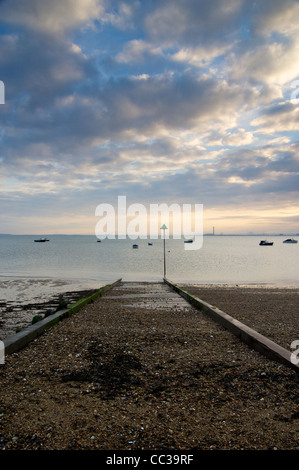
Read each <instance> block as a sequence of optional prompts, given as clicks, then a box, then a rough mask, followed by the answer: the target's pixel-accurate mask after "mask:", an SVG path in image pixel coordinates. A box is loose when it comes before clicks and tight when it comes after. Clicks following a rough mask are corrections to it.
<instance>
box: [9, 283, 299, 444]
mask: <svg viewBox="0 0 299 470" xmlns="http://www.w3.org/2000/svg"><path fill="white" fill-rule="evenodd" d="M188 288H189V290H191V286H188ZM196 289H197V287H196ZM162 290H163V292H164V293H163V295H162V294H161V292H162ZM220 291H221V292H220ZM217 292H218V294H219V296H220V297H218V298H215V296H216V294H217ZM152 294H154V296H152ZM245 294H246V295H247V296H249V300H248V302H249V301H250V305H251V306H252V309H251V312H253V305H256V306H257V307H258V308H259V312H258V311H256V318H255V319H254V321H256V322H257V321H258V316H259V324H260V325H262V324H263V325H264V326H263V328H264V327H266V326H267V328H268V327H269V328H270V327H271V325H272V326H274V327H275V325H276V324H277V322H278V320H277V315H279V316H280V315H281V313H280V310H281V309H279V308H278V307H277V308H276V309H274V308H272V307H271V308H267V306H268V305H272V304H273V305H276V306H277V305H278V302H277V298H278V297H275V299H276V300H273V299H274V295H275V294H274V292H270V291H269V292H268V291H267V290H266V291H265V292H264V293H263V302H262V303H261V302H260V301H259V300H258V299H257V298H255V297H254V291H251V292H250V293H248V292H247V291H246V290H245V291H244V290H242V289H239V290H237V292H235V291H234V290H233V291H231V292H228V291H223V290H222V289H220V290H219V289H218V288H216V289H215V287H214V291H213V290H211V289H209V288H207V290H206V291H205V292H203V291H201V292H200V295H199V297H201V298H203V297H206V300H210V302H211V303H212V304H213V305H215V304H216V305H217V306H218V307H219V308H221V304H220V302H223V304H222V305H223V307H222V308H223V310H226V311H227V313H230V314H232V313H233V312H232V311H231V309H230V311H229V309H228V308H226V309H225V308H224V307H225V306H226V307H227V306H228V305H233V302H231V303H229V304H228V303H226V304H225V302H228V300H229V299H231V300H233V299H235V301H236V305H237V303H238V299H239V303H240V304H241V302H242V298H243V299H245V297H246V296H245ZM281 294H283V293H281ZM295 294H296V296H295ZM208 295H209V296H210V297H209V298H208ZM256 295H258V296H259V295H260V292H259V289H258V291H256ZM238 296H239V297H238ZM162 298H163V299H164V301H163V300H162ZM221 299H222V300H221ZM281 300H283V308H284V311H285V312H287V311H288V312H291V311H292V310H293V303H294V301H295V302H296V308H297V307H298V291H296V292H291V291H289V290H287V291H286V292H284V295H283V296H282V297H281ZM281 308H282V304H281ZM237 310H238V309H237V308H236V311H237ZM244 312H245V310H243V311H242V315H244ZM297 312H298V310H297ZM290 318H293V317H292V315H290ZM251 319H252V321H253V317H251ZM293 319H294V322H295V320H296V318H295V317H294V318H293ZM279 321H280V320H279ZM289 323H290V321H289ZM297 324H298V322H297V323H296V325H297ZM296 325H293V327H294V329H292V330H290V331H289V336H284V334H283V335H282V336H279V332H282V331H283V329H282V328H280V329H279V328H278V329H276V328H274V330H273V337H275V338H276V340H280V341H281V342H284V341H286V342H288V341H289V340H290V339H291V337H292V336H293V331H295V330H296ZM293 327H292V328H293ZM292 339H295V338H292ZM0 379H1V392H0V393H1V407H0V448H2V449H3V450H6V449H22V450H23V449H30V450H40V449H45V450H53V449H54V450H55V449H56V450H75V449H76V450H111V449H113V450H189V451H190V452H195V451H201V450H272V449H278V450H299V442H298V432H299V409H298V374H296V373H295V372H294V371H293V370H291V369H289V368H287V367H285V366H283V365H280V364H278V363H275V362H272V361H270V360H268V359H267V358H265V357H263V356H262V355H260V354H259V353H257V352H255V351H253V350H251V349H250V348H249V347H248V346H246V345H245V344H243V343H242V342H241V341H240V340H238V339H237V338H236V337H234V336H233V335H232V334H231V333H229V332H228V331H226V330H225V329H224V328H222V327H221V326H219V325H218V324H216V323H215V322H213V321H212V320H211V319H210V318H208V317H207V316H206V315H205V314H203V313H201V312H199V311H198V310H195V309H193V308H192V307H191V306H190V305H189V304H187V302H185V301H183V300H182V299H181V298H180V297H179V296H178V295H177V294H176V295H174V294H173V291H172V290H171V289H170V288H168V286H165V285H161V284H150V285H149V284H146V283H140V284H134V283H124V284H123V285H121V286H120V287H117V288H114V289H113V290H112V291H110V292H109V293H108V294H105V295H104V296H103V297H102V298H99V299H97V300H96V301H95V302H94V303H93V304H90V305H87V306H85V307H84V308H83V309H82V310H81V311H80V312H79V313H77V314H76V315H74V316H73V317H71V318H68V319H65V320H64V321H62V322H60V323H59V324H57V325H55V326H54V327H53V328H52V329H50V330H48V331H46V332H45V334H44V335H43V336H41V337H39V338H38V339H37V340H35V341H34V342H32V343H31V344H30V345H29V346H28V347H27V348H26V349H24V350H22V351H20V352H19V353H15V354H12V355H11V356H8V357H7V358H6V362H5V365H4V366H3V367H2V368H1V369H0Z"/></svg>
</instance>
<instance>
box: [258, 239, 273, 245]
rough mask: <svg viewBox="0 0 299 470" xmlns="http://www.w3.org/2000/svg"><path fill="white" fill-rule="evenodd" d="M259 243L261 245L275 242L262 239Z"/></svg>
mask: <svg viewBox="0 0 299 470" xmlns="http://www.w3.org/2000/svg"><path fill="white" fill-rule="evenodd" d="M259 244H260V245H261V246H272V245H273V242H268V241H267V240H261V241H260V243H259Z"/></svg>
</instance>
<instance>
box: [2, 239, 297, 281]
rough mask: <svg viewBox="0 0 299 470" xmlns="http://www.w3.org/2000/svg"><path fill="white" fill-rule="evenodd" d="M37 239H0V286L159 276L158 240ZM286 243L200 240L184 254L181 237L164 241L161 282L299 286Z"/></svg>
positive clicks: (294, 249) (160, 242)
mask: <svg viewBox="0 0 299 470" xmlns="http://www.w3.org/2000/svg"><path fill="white" fill-rule="evenodd" d="M38 238H39V237H38V236H31V235H2V236H0V263H1V265H0V281H1V280H3V279H4V278H6V279H8V278H10V279H11V278H33V279H40V278H48V279H60V280H68V281H72V282H74V283H75V284H78V285H85V286H97V285H100V286H101V285H104V284H105V283H110V282H111V281H115V280H117V279H119V278H122V279H123V280H124V281H137V280H138V281H140V280H143V281H160V280H162V279H163V276H164V240H163V239H161V238H159V239H155V240H150V239H149V238H147V239H137V240H132V239H130V238H129V237H127V238H126V239H109V238H106V239H104V240H102V241H101V242H98V239H97V238H96V237H95V236H88V235H52V236H49V237H48V240H49V241H48V242H45V243H36V242H35V241H34V240H36V239H38ZM286 238H288V237H286V236H272V237H268V240H269V241H273V246H259V241H260V240H261V239H262V237H261V236H231V235H228V236H226V235H223V236H204V237H203V243H202V247H201V248H200V249H193V250H187V249H186V248H188V247H187V246H186V245H187V244H185V243H184V239H183V238H182V239H172V238H169V239H167V238H166V239H165V264H166V277H167V278H168V279H170V280H173V281H176V282H181V283H192V284H223V283H224V284H235V283H237V284H252V283H253V284H264V283H266V284H273V285H283V286H286V285H287V286H293V285H299V263H298V261H299V243H297V244H285V243H283V241H284V240H285V239H286ZM294 238H296V237H294ZM149 243H152V245H150V244H149ZM133 244H138V249H133V247H132V246H133ZM189 248H190V247H189Z"/></svg>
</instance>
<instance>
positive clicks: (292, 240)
mask: <svg viewBox="0 0 299 470" xmlns="http://www.w3.org/2000/svg"><path fill="white" fill-rule="evenodd" d="M297 242H298V240H294V238H287V239H286V240H284V241H283V242H282V243H297Z"/></svg>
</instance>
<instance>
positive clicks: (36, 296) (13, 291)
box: [0, 276, 103, 340]
mask: <svg viewBox="0 0 299 470" xmlns="http://www.w3.org/2000/svg"><path fill="white" fill-rule="evenodd" d="M102 285H103V283H99V282H96V281H89V280H85V281H84V280H82V281H80V280H76V279H74V280H66V279H58V278H27V277H21V276H20V277H17V278H16V277H4V276H1V277H0V340H3V339H5V338H8V337H9V336H12V335H14V334H15V333H16V331H17V330H18V329H20V328H24V327H26V326H28V325H30V324H31V322H32V318H33V317H34V316H35V315H42V316H44V315H45V313H46V312H48V311H49V310H51V311H55V310H56V309H57V308H59V305H60V304H61V303H62V302H66V303H71V302H75V301H76V300H77V299H78V298H82V297H84V296H85V295H86V293H87V292H89V291H90V290H93V289H99V288H100V287H102Z"/></svg>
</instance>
